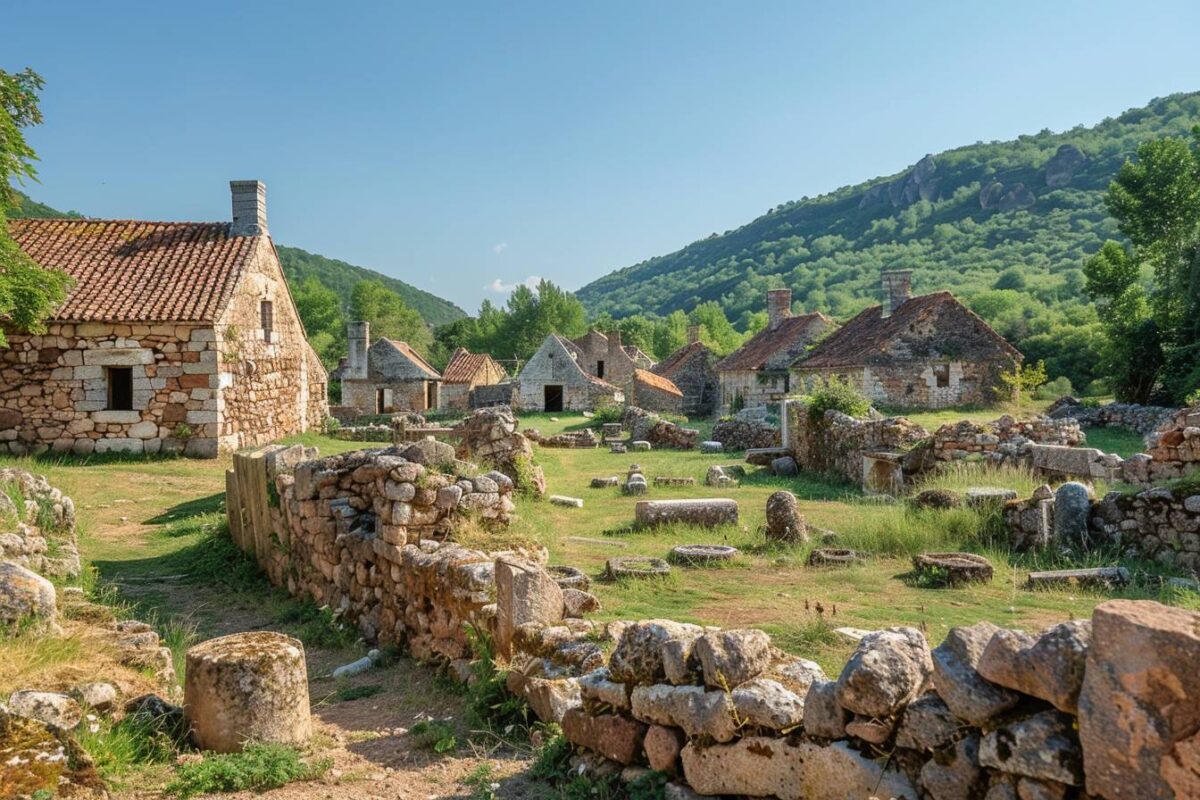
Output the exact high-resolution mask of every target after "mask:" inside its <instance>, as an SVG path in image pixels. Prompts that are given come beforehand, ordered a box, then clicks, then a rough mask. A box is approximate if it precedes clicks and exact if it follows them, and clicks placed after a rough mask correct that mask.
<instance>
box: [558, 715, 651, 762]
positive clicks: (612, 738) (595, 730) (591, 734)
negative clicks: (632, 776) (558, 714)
mask: <svg viewBox="0 0 1200 800" xmlns="http://www.w3.org/2000/svg"><path fill="white" fill-rule="evenodd" d="M562 729H563V735H564V736H566V737H567V741H569V742H573V743H574V744H577V745H579V746H580V747H586V748H587V749H588V750H593V751H595V752H597V753H599V754H600V755H602V756H604V757H605V758H607V759H610V760H612V761H616V762H617V763H618V764H625V765H629V764H632V763H634V762H635V761H637V760H638V758H639V757H640V756H641V753H642V745H643V742H644V741H645V739H646V725H645V724H643V723H641V722H638V721H636V720H632V719H629V718H628V717H622V716H618V715H616V714H600V715H598V716H594V717H593V716H591V715H590V714H588V713H587V712H585V711H584V710H583V709H582V708H572V709H570V710H569V711H567V712H566V714H565V715H564V716H563V721H562Z"/></svg>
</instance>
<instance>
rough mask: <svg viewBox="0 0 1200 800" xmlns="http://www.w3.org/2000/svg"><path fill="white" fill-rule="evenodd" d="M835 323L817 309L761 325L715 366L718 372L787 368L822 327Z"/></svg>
mask: <svg viewBox="0 0 1200 800" xmlns="http://www.w3.org/2000/svg"><path fill="white" fill-rule="evenodd" d="M836 325H837V323H836V322H834V321H833V320H832V319H830V318H829V317H827V316H825V315H824V314H822V313H820V312H819V311H818V312H813V313H811V314H801V315H800V316H798V317H785V318H784V319H783V320H781V321H780V323H779V326H778V327H776V328H775V330H771V329H770V328H764V329H762V330H761V331H759V332H758V333H756V334H755V335H754V336H753V337H752V338H751V339H750V341H748V342H746V343H745V344H744V345H742V346H741V347H740V348H738V349H737V350H734V351H733V352H732V353H730V354H729V355H727V356H726V357H725V358H724V359H723V360H722V361H721V362H720V363H718V364H717V369H718V370H719V371H721V372H732V371H737V370H759V369H763V368H767V369H787V368H788V366H790V365H791V362H792V361H794V360H795V359H796V357H797V356H799V355H800V354H801V353H802V352H803V349H804V348H805V347H806V346H807V345H809V344H810V343H812V342H813V341H814V340H815V339H816V338H817V337H818V336H819V335H820V333H821V332H822V331H824V330H827V329H829V328H832V327H835V326H836Z"/></svg>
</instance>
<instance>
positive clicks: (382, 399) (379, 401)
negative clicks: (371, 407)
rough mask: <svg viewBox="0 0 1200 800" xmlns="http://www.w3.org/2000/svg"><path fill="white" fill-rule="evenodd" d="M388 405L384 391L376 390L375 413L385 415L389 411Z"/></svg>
mask: <svg viewBox="0 0 1200 800" xmlns="http://www.w3.org/2000/svg"><path fill="white" fill-rule="evenodd" d="M386 404H387V396H386V395H385V394H384V390H383V389H376V390H375V413H376V414H382V413H384V411H386V410H387V408H386Z"/></svg>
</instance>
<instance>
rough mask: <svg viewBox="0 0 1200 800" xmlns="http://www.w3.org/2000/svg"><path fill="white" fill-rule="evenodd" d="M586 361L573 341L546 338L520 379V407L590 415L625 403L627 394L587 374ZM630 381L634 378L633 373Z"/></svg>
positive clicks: (554, 337) (517, 391)
mask: <svg viewBox="0 0 1200 800" xmlns="http://www.w3.org/2000/svg"><path fill="white" fill-rule="evenodd" d="M617 344H618V346H619V344H620V341H619V340H618V342H617ZM584 359H585V354H584V352H583V351H582V350H581V349H580V348H579V347H578V346H576V345H575V343H574V342H572V341H571V340H570V339H566V338H564V337H562V336H559V335H557V334H550V335H549V336H547V337H546V338H545V340H544V341H543V342H542V344H541V346H540V347H539V348H538V349H537V352H536V353H534V354H533V357H532V358H530V359H529V361H528V362H527V363H526V364H525V366H524V367H523V368H522V369H521V372H520V374H519V375H518V376H517V380H516V383H517V388H516V392H515V393H514V396H513V399H514V402H515V403H516V405H517V407H518V408H521V409H524V410H527V411H550V412H555V411H590V410H591V409H594V408H595V407H596V406H597V405H603V404H605V403H622V402H624V401H625V393H624V391H623V390H622V389H620V388H619V387H618V386H615V385H613V384H612V383H609V382H608V381H606V380H604V379H602V378H598V377H596V376H595V375H593V374H591V373H590V372H588V371H587V370H586V369H585V368H584V366H583V363H585V362H584ZM629 377H630V378H632V377H633V376H632V372H631V373H630V375H629Z"/></svg>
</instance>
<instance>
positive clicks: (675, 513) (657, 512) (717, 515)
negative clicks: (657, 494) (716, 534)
mask: <svg viewBox="0 0 1200 800" xmlns="http://www.w3.org/2000/svg"><path fill="white" fill-rule="evenodd" d="M634 513H635V517H636V520H637V524H638V525H640V526H643V527H654V526H657V525H667V524H670V523H674V522H679V523H684V524H688V525H699V526H702V527H706V528H711V527H716V526H718V525H736V524H737V521H738V504H737V501H736V500H730V499H728V498H716V497H714V498H708V499H704V500H643V501H641V502H639V503H638V504H637V506H636V507H635V510H634Z"/></svg>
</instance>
